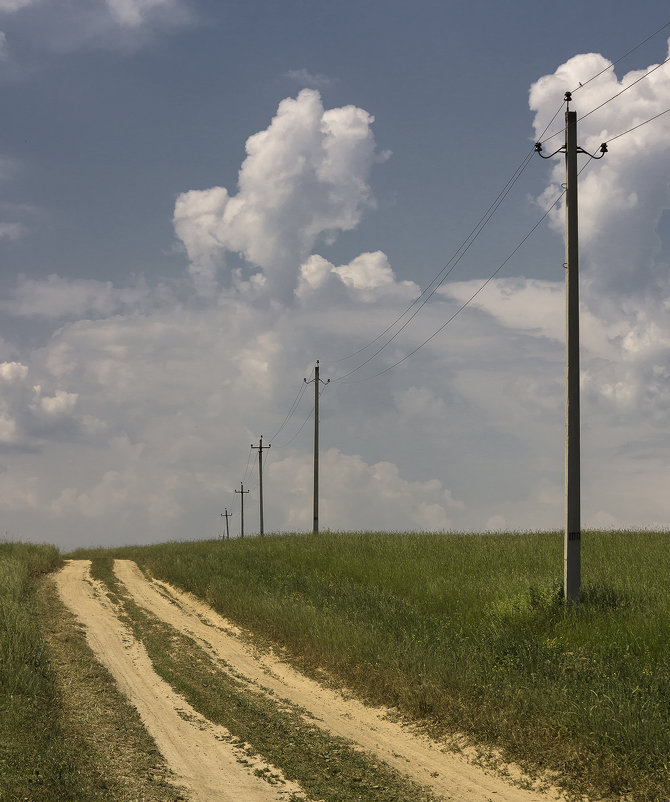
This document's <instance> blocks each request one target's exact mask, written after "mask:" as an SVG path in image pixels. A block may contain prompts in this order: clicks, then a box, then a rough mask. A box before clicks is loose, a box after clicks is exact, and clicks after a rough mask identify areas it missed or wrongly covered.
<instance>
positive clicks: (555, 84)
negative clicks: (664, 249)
mask: <svg viewBox="0 0 670 802" xmlns="http://www.w3.org/2000/svg"><path fill="white" fill-rule="evenodd" d="M610 66H611V62H609V61H608V60H607V59H605V58H604V57H603V56H600V55H597V54H593V53H591V54H586V55H580V56H575V57H574V58H571V59H570V60H569V61H567V62H566V63H565V64H563V65H561V66H560V67H559V68H558V69H557V70H556V71H555V72H554V73H553V74H552V75H547V76H544V77H543V78H541V79H540V80H538V81H537V82H536V83H534V84H533V86H532V87H531V90H530V107H531V109H532V110H533V111H534V112H535V131H536V135H537V136H539V135H540V134H541V132H542V130H543V129H544V127H545V125H546V123H547V122H548V120H549V119H550V117H551V115H553V113H554V111H555V110H556V107H557V106H558V104H559V102H560V98H561V97H562V95H563V92H564V91H565V90H566V89H574V87H576V86H578V84H579V82H580V81H585V80H586V78H585V76H587V77H588V78H590V77H591V76H592V75H595V74H596V73H598V72H600V71H601V70H606V72H604V73H603V74H602V75H601V76H600V77H599V78H597V79H596V80H594V81H592V82H590V83H587V84H585V85H584V86H583V87H582V88H580V89H579V90H578V91H577V92H575V94H574V103H573V109H575V110H576V111H577V112H578V116H579V117H584V119H582V120H580V122H579V126H578V127H579V144H580V145H581V146H582V147H583V148H584V149H586V150H588V151H589V152H591V153H595V152H596V150H597V149H598V147H599V146H600V143H601V142H604V141H607V140H609V139H610V138H612V137H616V136H617V135H618V134H621V133H623V132H625V131H627V130H628V129H630V128H633V127H634V126H637V125H639V124H640V123H642V122H644V121H646V120H649V119H650V118H652V117H654V116H655V115H656V114H659V113H660V112H662V111H664V110H665V109H666V108H667V99H668V95H669V94H670V64H665V65H663V66H662V67H660V68H659V69H656V70H655V71H654V72H651V74H650V75H649V76H648V77H646V78H644V79H643V80H641V81H639V82H638V83H635V82H636V81H637V80H638V79H639V78H641V77H642V76H643V75H644V74H645V73H647V72H650V71H651V70H652V69H653V68H654V67H655V66H657V65H653V64H652V65H650V67H648V68H646V69H642V70H634V71H631V72H628V73H626V74H625V75H623V76H622V77H621V79H618V78H617V76H616V73H615V70H614V68H611V69H607V67H610ZM629 86H630V87H631V88H630V89H629V90H628V91H626V92H625V93H624V94H623V95H621V97H620V98H616V99H615V100H612V102H609V103H606V101H608V100H609V99H610V98H613V97H614V96H615V95H617V94H618V93H619V92H621V91H622V90H623V89H625V88H626V87H629ZM602 103H606V105H604V106H602V108H599V109H598V110H597V111H595V112H594V113H593V114H589V112H590V111H591V110H592V109H596V108H597V107H598V106H600V104H602ZM586 115H588V116H586ZM559 127H560V124H559ZM560 142H561V137H560V136H559V137H556V138H555V139H553V140H552V141H551V143H548V145H547V147H548V146H549V144H553V143H556V147H558V146H559V145H560ZM669 154H670V115H665V116H663V117H660V118H659V119H657V120H655V121H654V122H653V123H651V124H649V125H645V126H642V127H641V128H638V129H637V130H635V131H632V132H631V133H629V134H627V135H626V136H623V137H621V138H619V139H616V140H615V141H613V142H612V143H611V144H610V152H609V153H608V154H607V155H606V156H605V158H604V159H602V160H601V161H598V162H595V163H593V164H591V165H590V166H588V169H587V170H586V172H585V173H584V174H583V175H582V176H581V178H580V190H579V211H580V245H581V248H582V251H583V252H584V254H585V257H586V264H585V270H586V279H587V281H590V282H591V290H592V293H593V296H595V295H596V294H600V293H604V294H606V295H607V296H608V297H610V298H611V297H613V296H616V298H617V300H619V301H620V302H621V305H622V307H625V306H626V299H628V298H631V297H632V298H634V299H645V300H647V299H650V298H653V297H654V296H655V295H656V294H657V293H659V292H661V293H663V294H664V295H666V294H667V293H668V286H669V285H668V271H667V254H665V255H664V258H661V254H660V240H659V237H658V233H657V228H658V225H659V222H660V220H661V217H662V215H663V212H664V211H665V210H666V209H667V208H668V207H669V206H670V194H669V192H670V188H669V185H668V181H667V178H666V172H665V171H664V170H663V169H659V165H660V164H662V163H664V162H667V160H668V156H669ZM582 158H583V159H584V158H586V157H582ZM564 169H565V168H564V166H563V164H562V163H561V159H557V160H556V162H555V163H554V166H553V168H552V172H551V179H552V183H551V185H550V186H549V187H548V188H547V190H546V192H545V194H544V196H543V198H542V200H543V201H545V200H546V199H547V198H549V197H551V198H552V199H553V198H555V197H556V196H557V194H558V191H559V186H560V183H561V182H562V181H564V180H565V179H564V175H563V174H564ZM564 219H565V217H564V207H561V208H559V209H557V210H556V211H555V212H554V214H553V216H552V220H553V223H554V226H555V227H556V229H557V230H559V231H560V230H561V229H562V226H563V222H564ZM622 226H625V229H626V232H627V236H625V237H624V236H622Z"/></svg>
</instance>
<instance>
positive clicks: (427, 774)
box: [114, 560, 560, 802]
mask: <svg viewBox="0 0 670 802" xmlns="http://www.w3.org/2000/svg"><path fill="white" fill-rule="evenodd" d="M114 571H115V574H116V576H117V577H118V578H119V579H120V580H121V581H122V582H123V583H124V585H125V586H126V588H127V589H128V591H129V592H130V594H131V595H132V597H133V598H134V600H135V601H136V603H137V604H139V605H140V606H141V607H143V608H144V609H146V610H148V611H150V612H151V613H153V614H154V615H155V616H157V617H158V618H160V619H161V620H163V621H164V622H166V623H168V624H170V625H172V626H173V627H175V628H176V629H178V630H180V631H182V632H185V633H187V634H188V635H190V636H191V637H192V638H194V639H195V640H196V641H197V642H198V643H199V644H200V645H201V647H202V648H204V649H205V650H206V651H207V652H208V653H209V654H210V655H211V656H212V657H214V658H218V659H219V660H223V661H225V664H226V666H227V667H228V670H232V671H233V672H235V675H236V676H237V677H238V679H239V678H240V676H241V677H243V678H246V679H247V681H248V682H249V683H253V684H254V686H255V687H256V688H261V689H263V690H265V691H267V692H268V694H272V695H273V696H274V697H275V698H277V697H279V698H280V699H287V700H289V701H290V702H291V703H293V704H295V705H299V706H300V707H301V708H303V709H305V710H307V711H308V712H309V714H310V715H311V716H314V717H315V718H316V723H317V724H318V725H319V726H320V727H322V728H323V729H324V730H326V731H328V732H330V733H333V734H335V735H338V736H341V737H343V738H347V739H349V740H351V741H353V742H354V743H356V744H358V745H360V746H361V747H362V748H363V749H365V750H366V751H368V752H371V753H374V754H375V755H376V756H377V757H378V758H380V759H382V760H384V761H385V762H386V763H388V764H389V765H391V766H393V767H394V768H396V769H398V770H399V771H401V772H402V773H403V774H406V775H408V776H410V777H411V778H412V779H414V780H416V781H417V782H419V783H421V784H422V785H424V786H428V787H430V788H431V789H432V790H433V791H434V792H435V793H436V794H438V795H440V796H441V797H443V798H444V799H450V800H459V802H489V800H493V799H495V800H496V801H497V802H531V800H533V801H534V802H538V801H539V800H549V799H559V798H560V796H559V794H558V793H557V792H553V793H541V792H540V791H527V790H523V789H520V788H517V787H514V786H512V785H510V784H508V783H507V782H506V781H505V780H503V779H501V778H500V777H499V776H497V775H494V774H493V773H491V772H488V771H486V770H484V769H482V768H481V767H479V766H477V765H473V764H472V763H471V762H468V759H467V758H466V757H465V756H464V755H459V754H455V753H454V752H450V751H449V750H448V749H447V747H446V746H445V745H443V744H440V743H438V742H436V741H433V740H430V739H429V738H427V737H425V736H423V735H420V734H418V733H416V732H414V731H412V729H411V728H409V727H406V726H402V725H401V724H398V723H396V722H394V721H391V720H389V717H388V715H389V711H386V710H383V709H378V708H371V707H367V706H365V705H363V704H361V703H360V702H358V701H357V700H355V699H352V698H345V697H344V696H343V695H342V694H340V693H338V692H336V691H334V690H331V689H328V688H325V687H322V686H321V685H319V684H318V683H317V682H315V681H313V680H311V679H309V678H307V677H305V676H304V675H302V674H300V673H299V672H298V671H296V670H295V669H294V668H292V667H291V666H290V665H288V664H287V663H285V662H282V661H281V660H280V659H278V658H277V657H276V656H275V655H274V654H272V653H270V652H259V651H258V650H256V649H254V648H252V647H251V646H249V645H248V643H247V641H246V640H244V639H243V638H242V637H241V632H240V630H239V629H238V628H237V627H235V626H234V625H233V624H231V623H230V622H228V621H226V620H225V619H224V618H222V617H221V616H219V615H218V614H217V613H215V612H214V611H213V610H212V609H211V608H210V607H208V606H207V605H206V604H204V603H203V602H201V601H199V600H198V599H196V598H195V597H193V596H191V595H189V594H185V593H183V592H181V591H179V590H177V589H176V588H174V587H171V586H169V585H167V584H166V583H164V582H159V581H157V580H153V581H148V580H147V579H146V578H145V577H144V575H143V574H142V573H141V571H140V570H139V569H138V568H137V566H136V565H135V563H133V562H131V561H129V560H117V561H116V562H115V564H114ZM310 720H311V719H310ZM509 771H510V775H511V776H519V772H518V770H516V769H514V767H509ZM249 799H251V797H249Z"/></svg>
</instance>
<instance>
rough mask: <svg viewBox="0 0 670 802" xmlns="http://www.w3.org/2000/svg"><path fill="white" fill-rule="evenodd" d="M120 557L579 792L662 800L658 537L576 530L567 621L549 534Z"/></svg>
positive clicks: (662, 564) (361, 689) (329, 537)
mask: <svg viewBox="0 0 670 802" xmlns="http://www.w3.org/2000/svg"><path fill="white" fill-rule="evenodd" d="M114 554H115V555H117V556H124V557H128V558H131V559H134V560H136V561H137V562H138V564H139V565H140V566H142V567H143V568H144V569H145V570H147V571H148V572H150V573H151V574H152V575H155V576H158V577H161V578H163V579H165V580H167V581H169V582H172V583H174V584H175V585H177V586H179V587H181V588H183V589H186V590H189V591H191V592H192V593H194V594H196V595H197V596H200V597H201V598H203V599H205V600H207V602H208V603H209V604H211V605H212V606H213V607H215V608H216V609H217V610H218V611H220V612H221V613H223V614H224V615H226V616H228V617H229V618H231V619H233V620H235V621H236V622H238V623H239V624H242V625H244V626H246V627H248V628H249V629H251V630H252V631H253V632H255V633H257V634H258V635H261V636H263V637H264V638H266V639H267V640H268V641H270V642H273V643H276V644H280V645H281V646H282V647H284V648H285V649H286V650H287V651H288V653H289V654H290V655H291V657H292V658H293V659H294V660H296V661H297V662H298V663H300V664H301V665H302V666H303V667H307V668H311V669H319V668H321V669H325V670H326V671H327V672H328V673H329V674H330V675H331V676H332V677H334V678H335V680H336V681H338V682H341V683H342V684H346V685H347V686H349V687H352V688H354V689H355V690H356V691H357V692H358V693H360V694H361V695H363V696H364V697H365V698H366V699H368V700H369V701H370V702H374V703H380V704H387V705H394V706H397V707H398V708H399V709H400V710H401V711H402V712H403V714H405V715H407V716H409V717H411V718H416V719H419V720H422V721H425V722H426V723H427V724H429V725H430V726H432V727H434V728H435V729H436V730H438V731H440V732H453V731H460V732H465V733H466V734H467V735H469V736H470V737H471V738H473V739H474V740H475V741H478V742H481V743H485V744H489V745H493V746H496V747H498V748H499V749H501V750H502V752H503V753H504V755H505V756H506V757H507V758H510V759H514V760H517V761H520V762H522V763H525V764H526V765H534V766H536V767H539V768H544V769H549V770H551V771H552V772H557V774H558V775H559V777H562V778H571V781H572V782H573V787H574V788H581V789H585V788H591V789H594V791H596V792H598V793H601V794H607V795H609V796H612V797H614V798H621V797H623V796H624V795H626V794H630V795H631V798H633V799H640V800H642V799H645V800H646V799H667V798H669V797H670V791H669V790H668V789H669V782H670V776H669V762H670V739H669V736H668V734H669V733H670V615H669V614H670V583H669V582H668V577H669V576H670V536H669V535H667V534H666V533H658V532H590V533H588V532H587V533H585V534H584V537H583V541H582V570H583V594H582V601H581V603H580V604H579V605H577V606H574V607H568V608H566V606H565V605H564V604H563V602H562V591H561V586H562V565H563V541H562V535H560V534H557V533H545V534H541V533H528V534H514V535H446V536H445V535H425V534H381V533H378V534H376V533H354V534H335V533H322V534H320V535H318V536H316V537H314V536H312V535H298V536H290V537H288V536H281V537H280V536H272V537H265V538H263V539H259V538H253V539H245V540H242V541H239V540H233V541H208V542H197V543H194V542H190V543H169V544H162V545H158V546H150V547H143V548H128V549H119V550H115V552H114ZM98 555H99V556H100V552H98ZM77 556H83V553H81V554H79V555H77Z"/></svg>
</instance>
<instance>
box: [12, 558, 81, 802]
mask: <svg viewBox="0 0 670 802" xmlns="http://www.w3.org/2000/svg"><path fill="white" fill-rule="evenodd" d="M61 563H62V559H61V557H60V554H59V552H58V549H56V548H55V547H54V546H34V545H27V544H22V543H0V798H2V799H24V798H25V799H31V800H32V799H35V800H37V799H55V798H56V796H54V794H57V793H58V792H59V790H60V791H62V792H63V793H64V794H67V792H68V788H69V787H71V786H76V785H77V783H76V780H75V781H74V782H72V780H73V778H75V777H76V774H77V761H76V758H75V757H74V756H73V755H68V754H67V749H66V747H65V744H64V739H63V738H62V734H61V731H60V727H59V720H60V709H59V703H58V694H57V692H56V690H55V685H54V675H53V671H52V668H51V665H50V663H49V658H48V654H47V648H46V645H45V642H44V637H43V632H42V629H41V626H40V615H39V612H40V611H39V603H38V598H37V579H38V577H39V576H40V575H42V574H44V573H47V572H48V571H51V570H54V569H55V568H56V567H58V565H60V564H61ZM63 798H65V797H63Z"/></svg>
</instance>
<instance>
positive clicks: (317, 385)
mask: <svg viewBox="0 0 670 802" xmlns="http://www.w3.org/2000/svg"><path fill="white" fill-rule="evenodd" d="M304 381H305V382H306V383H307V384H309V383H310V382H308V381H307V379H305V380H304ZM312 381H313V382H314V523H313V526H312V532H313V533H314V534H315V535H316V534H317V533H318V531H319V392H320V390H321V387H320V384H328V382H330V379H328V381H323V379H320V378H319V360H318V359H317V360H316V365H315V366H314V378H313V379H312Z"/></svg>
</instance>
